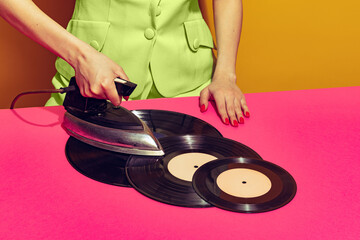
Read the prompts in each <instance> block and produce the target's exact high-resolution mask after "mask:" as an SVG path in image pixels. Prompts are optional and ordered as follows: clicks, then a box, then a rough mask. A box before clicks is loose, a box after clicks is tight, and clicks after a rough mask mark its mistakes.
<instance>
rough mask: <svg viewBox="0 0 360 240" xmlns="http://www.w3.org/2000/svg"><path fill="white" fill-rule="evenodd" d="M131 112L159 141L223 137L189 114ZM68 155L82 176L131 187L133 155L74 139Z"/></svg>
mask: <svg viewBox="0 0 360 240" xmlns="http://www.w3.org/2000/svg"><path fill="white" fill-rule="evenodd" d="M132 112H133V113H134V114H135V115H137V116H138V117H139V118H140V119H141V120H143V121H144V122H145V123H146V124H147V125H148V126H149V128H150V129H151V130H152V131H153V133H154V135H155V136H156V137H157V138H162V137H167V136H177V135H185V134H187V133H191V134H203V135H209V136H214V137H216V136H217V137H222V135H221V133H220V132H219V131H218V130H217V129H216V128H215V127H213V126H212V125H210V124H208V123H207V122H205V121H203V120H201V119H198V118H196V117H193V116H190V115H187V114H182V113H177V112H171V111H162V110H133V111H132ZM65 153H66V157H67V159H68V161H69V163H70V164H71V165H72V166H73V167H74V168H75V169H76V170H77V171H78V172H80V173H81V174H83V175H85V176H87V177H89V178H91V179H94V180H96V181H99V182H103V183H107V184H112V185H116V186H123V187H131V185H130V184H129V181H128V180H127V178H126V175H125V165H126V162H127V160H128V159H129V158H130V157H131V156H130V155H127V154H121V153H117V152H112V151H107V150H104V149H100V148H96V147H93V146H90V145H88V144H86V143H83V142H81V141H79V140H77V139H75V138H73V137H70V138H69V140H68V141H67V143H66V147H65Z"/></svg>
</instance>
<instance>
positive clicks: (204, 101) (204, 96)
mask: <svg viewBox="0 0 360 240" xmlns="http://www.w3.org/2000/svg"><path fill="white" fill-rule="evenodd" d="M209 99H210V91H209V88H207V87H206V88H204V89H203V90H202V91H201V92H200V112H206V110H207V109H208V106H209Z"/></svg>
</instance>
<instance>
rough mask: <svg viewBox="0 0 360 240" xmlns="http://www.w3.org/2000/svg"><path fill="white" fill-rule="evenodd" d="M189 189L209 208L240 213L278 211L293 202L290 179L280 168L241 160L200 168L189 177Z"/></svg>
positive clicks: (229, 159) (224, 160)
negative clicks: (211, 206) (190, 179)
mask: <svg viewBox="0 0 360 240" xmlns="http://www.w3.org/2000/svg"><path fill="white" fill-rule="evenodd" d="M193 187H194V189H195V191H196V192H197V193H198V194H199V196H201V197H202V198H203V199H204V200H206V201H207V202H209V203H211V204H212V205H214V206H216V207H219V208H222V209H225V210H229V211H234V212H242V213H258V212H266V211H271V210H274V209H277V208H280V207H282V206H284V205H286V204H287V203H289V202H290V201H291V200H292V199H293V198H294V196H295V194H296V189H297V187H296V182H295V180H294V178H293V177H292V176H291V175H290V174H289V173H288V172H287V171H286V170H284V169H283V168H281V167H279V166H277V165H275V164H273V163H270V162H268V161H264V160H261V161H260V160H258V159H250V158H242V157H238V158H227V159H218V160H215V161H211V162H208V163H206V164H204V165H202V166H201V167H200V168H199V169H198V170H197V171H196V172H195V174H194V175H193Z"/></svg>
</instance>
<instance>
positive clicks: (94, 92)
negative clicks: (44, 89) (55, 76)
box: [0, 0, 128, 105]
mask: <svg viewBox="0 0 360 240" xmlns="http://www.w3.org/2000/svg"><path fill="white" fill-rule="evenodd" d="M0 16H1V17H3V18H4V19H5V20H6V21H8V22H9V23H10V24H11V25H12V26H14V27H15V28H16V29H17V30H19V31H20V32H22V33H24V34H25V35H26V36H28V37H30V38H31V39H33V40H34V41H35V42H37V43H39V44H41V45H42V46H44V47H45V48H47V49H49V50H50V51H51V52H53V53H55V54H56V55H57V56H59V57H61V58H62V59H64V60H65V61H66V62H68V63H69V64H70V65H71V66H72V67H73V68H74V69H75V73H76V75H75V77H76V81H77V84H78V85H79V88H80V91H81V94H82V95H83V96H85V97H93V98H104V99H109V100H110V101H111V102H112V103H113V104H114V105H120V103H121V97H120V96H119V95H118V93H117V91H116V88H115V83H114V79H115V78H116V77H121V78H123V79H125V80H128V77H127V76H126V74H125V73H124V71H123V69H122V68H121V67H120V66H119V65H117V64H116V63H115V62H113V61H112V60H111V59H109V58H108V57H106V56H105V55H103V54H102V53H99V52H97V51H96V50H95V49H94V48H92V47H91V46H90V45H89V44H87V43H85V42H83V41H81V40H80V39H78V38H76V37H75V36H74V35H72V34H70V33H69V32H67V31H66V30H65V29H64V28H63V27H62V26H60V25H59V24H58V23H56V22H55V21H54V20H53V19H51V18H50V17H49V16H48V15H46V14H45V13H44V12H43V11H41V10H40V9H39V8H38V7H37V6H36V5H35V3H34V2H33V1H29V0H0Z"/></svg>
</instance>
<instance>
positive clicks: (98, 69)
mask: <svg viewBox="0 0 360 240" xmlns="http://www.w3.org/2000/svg"><path fill="white" fill-rule="evenodd" d="M85 48H86V47H85ZM81 52H83V54H80V55H79V57H77V58H76V61H74V62H73V67H74V69H75V78H76V82H77V84H78V86H79V88H80V93H81V95H83V96H84V97H91V98H99V99H109V100H110V101H111V102H112V103H113V104H114V105H115V106H118V105H120V104H121V99H122V96H120V95H119V93H118V92H117V90H116V87H115V82H114V79H115V78H117V77H120V78H122V79H125V80H127V81H129V78H128V77H127V75H126V73H125V72H124V70H123V69H122V67H121V66H119V65H118V64H117V63H115V62H114V61H113V60H111V59H110V58H108V57H107V56H105V55H104V54H102V53H100V52H98V51H96V50H95V49H93V48H92V47H91V46H88V48H87V49H83V51H81Z"/></svg>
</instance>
